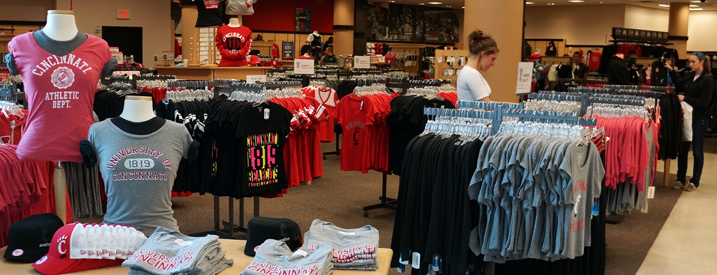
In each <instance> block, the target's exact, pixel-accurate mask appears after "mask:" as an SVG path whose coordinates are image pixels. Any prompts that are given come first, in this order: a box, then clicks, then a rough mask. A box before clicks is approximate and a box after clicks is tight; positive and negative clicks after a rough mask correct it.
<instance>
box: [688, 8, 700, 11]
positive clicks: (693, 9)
mask: <svg viewBox="0 0 717 275" xmlns="http://www.w3.org/2000/svg"><path fill="white" fill-rule="evenodd" d="M690 10H691V11H701V10H702V8H690Z"/></svg>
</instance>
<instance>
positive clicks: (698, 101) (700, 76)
mask: <svg viewBox="0 0 717 275" xmlns="http://www.w3.org/2000/svg"><path fill="white" fill-rule="evenodd" d="M689 61H690V69H692V72H691V73H690V74H688V75H687V76H686V77H685V78H683V79H680V78H679V76H677V73H676V72H675V71H674V70H673V69H672V67H671V66H670V65H668V64H665V68H667V70H668V72H669V73H670V77H671V78H672V79H676V80H679V81H677V82H675V84H676V86H677V91H678V92H679V95H678V96H677V97H679V98H680V100H681V101H684V102H686V103H687V104H690V106H692V108H693V111H692V121H685V123H692V144H691V145H692V154H693V156H694V159H695V163H694V167H693V170H692V178H691V179H690V182H689V183H688V184H687V185H686V186H685V184H686V177H687V176H686V174H687V157H688V154H689V152H690V142H689V141H683V142H682V144H681V145H680V151H679V154H678V155H677V182H675V183H674V184H673V185H672V188H673V189H682V188H685V191H688V192H692V191H697V187H699V186H700V177H701V176H702V167H703V166H704V163H705V156H704V143H705V132H706V130H707V123H708V119H709V118H710V109H711V107H712V106H711V105H712V104H714V102H713V95H714V92H715V91H714V85H715V80H714V77H713V76H712V74H711V73H710V68H711V67H710V60H709V59H707V58H705V56H704V55H703V54H701V53H699V52H694V53H692V55H691V56H690V58H689Z"/></svg>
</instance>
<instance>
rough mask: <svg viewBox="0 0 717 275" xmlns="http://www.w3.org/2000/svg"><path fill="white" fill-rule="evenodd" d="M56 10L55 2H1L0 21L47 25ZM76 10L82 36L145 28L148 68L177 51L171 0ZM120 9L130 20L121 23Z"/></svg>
mask: <svg viewBox="0 0 717 275" xmlns="http://www.w3.org/2000/svg"><path fill="white" fill-rule="evenodd" d="M52 6H53V1H52V0H21V1H11V0H0V20H12V21H42V22H44V21H46V20H47V11H48V10H50V9H52ZM72 6H73V11H74V14H75V21H76V23H77V28H78V29H79V30H80V31H81V32H86V33H89V34H93V35H95V36H98V37H102V33H95V25H99V26H127V27H142V41H143V43H142V51H143V54H142V55H143V56H144V60H143V61H144V65H145V66H155V62H154V61H153V56H155V55H157V56H160V57H161V56H162V51H170V50H173V49H174V45H173V43H174V42H173V41H174V40H173V35H172V33H173V32H174V30H173V28H172V27H171V26H170V20H171V16H170V10H171V8H170V1H168V0H121V1H109V0H73V2H72ZM117 9H129V10H130V20H117V19H116V18H117ZM110 46H112V45H110ZM0 51H2V45H0Z"/></svg>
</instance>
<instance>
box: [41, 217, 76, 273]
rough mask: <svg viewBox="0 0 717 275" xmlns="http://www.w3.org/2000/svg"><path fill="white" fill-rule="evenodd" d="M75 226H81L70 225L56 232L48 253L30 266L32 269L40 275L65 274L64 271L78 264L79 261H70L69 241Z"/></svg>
mask: <svg viewBox="0 0 717 275" xmlns="http://www.w3.org/2000/svg"><path fill="white" fill-rule="evenodd" d="M75 226H82V224H78V223H72V224H68V225H65V226H63V227H61V228H60V229H59V230H57V232H55V235H53V236H52V243H50V251H48V252H47V255H45V256H42V258H40V259H39V260H37V261H36V262H35V263H34V264H32V267H34V268H35V269H36V270H37V271H39V272H40V273H42V274H46V275H48V274H61V273H67V272H66V271H67V270H69V269H70V268H71V267H73V266H75V265H78V264H80V261H81V260H79V259H70V241H71V239H72V232H73V231H74V230H75Z"/></svg>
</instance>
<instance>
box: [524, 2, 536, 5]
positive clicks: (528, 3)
mask: <svg viewBox="0 0 717 275" xmlns="http://www.w3.org/2000/svg"><path fill="white" fill-rule="evenodd" d="M525 4H526V5H533V4H535V2H525Z"/></svg>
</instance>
